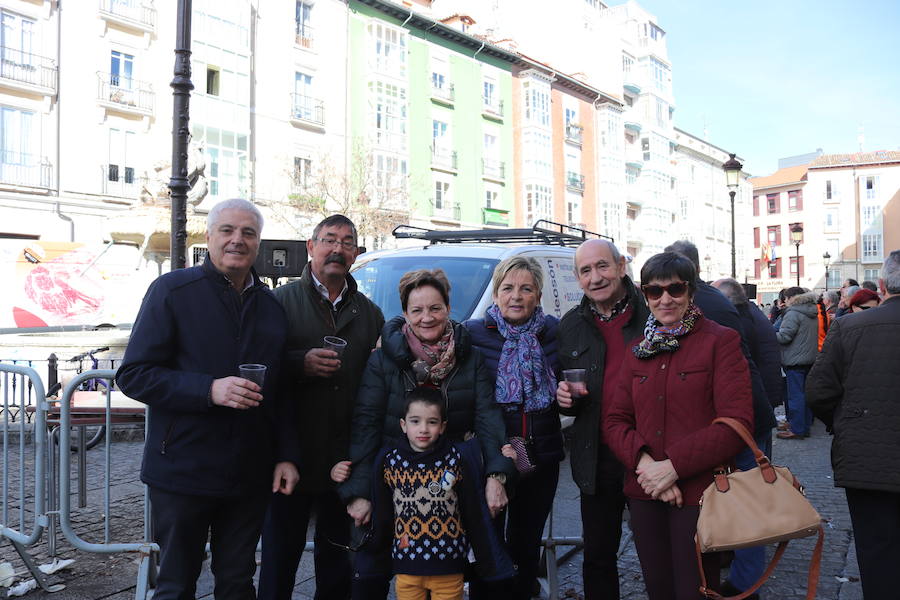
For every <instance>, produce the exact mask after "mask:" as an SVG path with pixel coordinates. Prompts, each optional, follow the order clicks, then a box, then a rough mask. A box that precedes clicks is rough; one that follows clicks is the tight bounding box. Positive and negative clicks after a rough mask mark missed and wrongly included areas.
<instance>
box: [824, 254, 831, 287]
mask: <svg viewBox="0 0 900 600" xmlns="http://www.w3.org/2000/svg"><path fill="white" fill-rule="evenodd" d="M822 261H823V262H824V263H825V291H826V292H827V291H828V265H829V263H830V262H831V255H830V254H829V253H828V250H826V251H825V254H823V255H822Z"/></svg>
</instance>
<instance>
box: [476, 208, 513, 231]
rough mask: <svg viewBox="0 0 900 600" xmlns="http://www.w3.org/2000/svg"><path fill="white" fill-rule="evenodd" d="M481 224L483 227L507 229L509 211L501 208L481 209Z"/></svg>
mask: <svg viewBox="0 0 900 600" xmlns="http://www.w3.org/2000/svg"><path fill="white" fill-rule="evenodd" d="M481 222H482V224H484V225H495V226H498V227H509V211H508V210H506V209H503V208H488V207H484V208H482V209H481Z"/></svg>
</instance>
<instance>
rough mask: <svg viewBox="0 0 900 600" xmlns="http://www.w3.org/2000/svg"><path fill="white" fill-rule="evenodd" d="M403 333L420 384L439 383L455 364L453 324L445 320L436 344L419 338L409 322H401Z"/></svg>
mask: <svg viewBox="0 0 900 600" xmlns="http://www.w3.org/2000/svg"><path fill="white" fill-rule="evenodd" d="M402 331H403V335H404V336H405V337H406V343H407V344H409V350H410V352H412V355H413V363H412V368H413V372H414V373H415V375H416V380H417V381H418V382H419V383H420V384H431V385H440V383H441V381H443V380H444V378H445V377H447V375H449V374H450V371H452V370H453V367H455V366H456V344H455V343H454V340H453V325H452V324H451V323H450V321H449V320H448V321H447V328H446V329H445V330H444V335H442V336H441V339H439V340H438V341H437V343H436V344H428V343H425V342H423V341H422V340H420V339H419V338H418V337H417V336H416V334H415V332H413V330H412V327H410V326H409V323H404V324H403V328H402Z"/></svg>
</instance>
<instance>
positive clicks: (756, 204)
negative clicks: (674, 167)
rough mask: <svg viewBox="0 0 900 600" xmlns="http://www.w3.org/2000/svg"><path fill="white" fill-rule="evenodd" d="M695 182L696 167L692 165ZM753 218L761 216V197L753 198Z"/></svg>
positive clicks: (692, 178)
mask: <svg viewBox="0 0 900 600" xmlns="http://www.w3.org/2000/svg"><path fill="white" fill-rule="evenodd" d="M693 180H694V166H693V165H691V181H693ZM753 216H754V217H758V216H759V196H753Z"/></svg>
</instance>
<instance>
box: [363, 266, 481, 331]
mask: <svg viewBox="0 0 900 600" xmlns="http://www.w3.org/2000/svg"><path fill="white" fill-rule="evenodd" d="M498 262H499V261H497V260H494V259H490V258H469V257H466V258H462V257H450V256H427V257H425V256H385V257H384V258H376V259H373V260H370V261H368V262H366V263H365V264H362V265H359V266H356V267H355V268H354V269H353V277H354V279H356V283H357V284H358V285H359V291H360V292H362V293H363V294H365V295H366V296H367V297H368V298H369V299H370V300H372V302H374V303H375V304H377V305H378V306H379V307H380V308H381V311H382V312H383V313H384V318H385V319H391V318H393V317H396V316H397V315H399V314H400V313H402V312H403V311H402V310H401V308H400V293H399V292H398V291H397V286H398V285H399V283H400V278H401V277H402V276H403V274H404V273H406V272H408V271H414V270H416V269H423V268H428V269H443V270H444V273H446V274H447V278H448V279H449V280H450V318H451V319H453V320H454V321H465V320H466V319H469V318H471V317H481V316H482V315H473V314H472V311H473V310H474V309H475V306H476V305H477V304H478V301H479V300H481V297H482V295H483V294H484V290H485V289H486V288H487V286H488V285H489V284H490V281H491V275H493V273H494V267H495V266H496V265H497V263H498Z"/></svg>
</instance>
